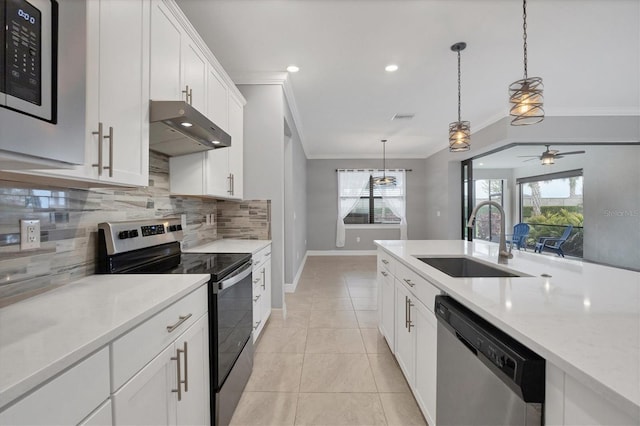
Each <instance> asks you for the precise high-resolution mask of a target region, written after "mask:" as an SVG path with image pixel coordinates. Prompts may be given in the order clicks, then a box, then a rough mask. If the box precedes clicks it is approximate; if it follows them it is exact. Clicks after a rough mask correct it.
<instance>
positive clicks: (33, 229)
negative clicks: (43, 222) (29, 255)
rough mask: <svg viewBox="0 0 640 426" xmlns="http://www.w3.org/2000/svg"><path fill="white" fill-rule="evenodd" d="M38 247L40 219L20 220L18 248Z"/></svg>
mask: <svg viewBox="0 0 640 426" xmlns="http://www.w3.org/2000/svg"><path fill="white" fill-rule="evenodd" d="M37 248H40V221H39V220H28V219H21V220H20V250H30V249H37Z"/></svg>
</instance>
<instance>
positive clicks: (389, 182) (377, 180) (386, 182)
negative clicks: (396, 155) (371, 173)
mask: <svg viewBox="0 0 640 426" xmlns="http://www.w3.org/2000/svg"><path fill="white" fill-rule="evenodd" d="M380 142H382V177H380V176H378V177H374V178H373V184H374V185H376V186H394V185H395V184H396V177H395V176H387V173H386V170H387V165H386V149H385V147H386V144H387V140H386V139H382V140H381V141H380Z"/></svg>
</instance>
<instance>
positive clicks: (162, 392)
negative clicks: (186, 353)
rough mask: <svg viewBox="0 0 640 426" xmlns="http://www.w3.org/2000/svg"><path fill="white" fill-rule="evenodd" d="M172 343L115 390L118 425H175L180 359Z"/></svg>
mask: <svg viewBox="0 0 640 426" xmlns="http://www.w3.org/2000/svg"><path fill="white" fill-rule="evenodd" d="M172 358H175V349H174V345H173V344H172V345H169V346H168V347H167V348H166V349H165V350H163V351H162V352H161V353H160V355H158V356H157V357H155V358H154V359H153V360H152V361H151V362H150V363H149V364H147V366H146V367H144V368H143V369H142V370H140V372H138V374H136V375H135V376H133V378H131V380H129V381H128V382H127V383H126V384H125V385H123V386H122V387H121V388H120V390H118V391H117V392H116V393H115V394H113V405H114V409H113V413H114V424H116V425H175V424H176V393H175V392H173V391H172V390H174V389H176V374H177V363H176V360H175V359H172Z"/></svg>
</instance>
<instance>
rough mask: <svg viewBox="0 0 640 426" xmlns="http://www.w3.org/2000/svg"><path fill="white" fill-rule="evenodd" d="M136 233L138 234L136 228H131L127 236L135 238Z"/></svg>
mask: <svg viewBox="0 0 640 426" xmlns="http://www.w3.org/2000/svg"><path fill="white" fill-rule="evenodd" d="M138 235H140V234H138V230H137V229H132V230H131V231H129V238H135V237H137V236H138Z"/></svg>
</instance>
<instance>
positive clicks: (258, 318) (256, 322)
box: [253, 270, 263, 343]
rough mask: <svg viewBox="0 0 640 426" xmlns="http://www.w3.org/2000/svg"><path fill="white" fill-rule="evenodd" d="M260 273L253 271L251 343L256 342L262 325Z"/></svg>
mask: <svg viewBox="0 0 640 426" xmlns="http://www.w3.org/2000/svg"><path fill="white" fill-rule="evenodd" d="M260 277H261V275H260V271H259V270H255V271H253V342H254V343H255V341H256V340H258V336H259V335H260V331H261V330H262V329H261V328H260V325H261V324H262V296H263V294H262V279H261V278H260Z"/></svg>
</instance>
